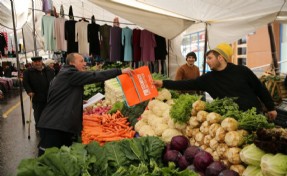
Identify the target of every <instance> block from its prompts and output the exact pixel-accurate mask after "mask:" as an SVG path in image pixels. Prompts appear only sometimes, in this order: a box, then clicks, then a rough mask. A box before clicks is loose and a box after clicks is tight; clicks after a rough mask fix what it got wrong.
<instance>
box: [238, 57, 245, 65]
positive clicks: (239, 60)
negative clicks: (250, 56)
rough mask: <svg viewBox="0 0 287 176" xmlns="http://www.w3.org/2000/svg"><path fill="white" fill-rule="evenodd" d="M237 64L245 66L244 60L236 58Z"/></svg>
mask: <svg viewBox="0 0 287 176" xmlns="http://www.w3.org/2000/svg"><path fill="white" fill-rule="evenodd" d="M237 63H238V65H246V58H238V59H237Z"/></svg>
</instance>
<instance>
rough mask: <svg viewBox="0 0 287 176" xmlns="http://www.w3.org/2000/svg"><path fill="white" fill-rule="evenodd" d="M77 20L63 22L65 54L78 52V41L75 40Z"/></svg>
mask: <svg viewBox="0 0 287 176" xmlns="http://www.w3.org/2000/svg"><path fill="white" fill-rule="evenodd" d="M76 23H77V21H75V20H68V21H66V22H65V40H67V54H69V53H73V52H78V42H76V41H75V28H76Z"/></svg>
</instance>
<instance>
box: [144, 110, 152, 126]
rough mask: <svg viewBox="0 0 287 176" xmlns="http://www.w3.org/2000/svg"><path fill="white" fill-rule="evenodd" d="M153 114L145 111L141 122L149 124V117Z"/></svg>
mask: <svg viewBox="0 0 287 176" xmlns="http://www.w3.org/2000/svg"><path fill="white" fill-rule="evenodd" d="M151 113H152V112H151V110H145V111H144V112H143V113H142V115H141V120H142V121H144V122H145V123H148V117H149V115H150V114H151Z"/></svg>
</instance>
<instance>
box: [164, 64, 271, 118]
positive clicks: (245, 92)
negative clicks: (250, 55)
mask: <svg viewBox="0 0 287 176" xmlns="http://www.w3.org/2000/svg"><path fill="white" fill-rule="evenodd" d="M259 86H260V87H259ZM261 86H263V84H262V83H261V82H260V80H259V79H258V78H257V76H256V75H255V74H254V73H253V72H252V71H251V70H250V69H249V68H247V67H245V66H242V65H235V64H232V63H228V64H227V67H226V68H225V69H224V70H222V71H211V72H208V73H206V74H204V75H202V76H200V77H199V78H197V79H195V80H182V81H178V82H173V83H171V84H170V81H169V80H164V81H163V87H165V88H168V89H177V90H202V91H206V92H208V93H209V94H210V96H211V97H212V98H213V99H215V98H219V99H222V98H225V97H237V98H238V99H236V100H235V102H236V103H237V104H238V105H239V108H240V110H243V111H246V110H248V109H251V108H252V107H255V108H256V109H257V111H258V112H262V105H261V102H260V101H259V99H258V97H260V99H261V100H262V101H263V103H264V105H265V106H266V108H267V109H268V110H272V109H273V108H274V103H273V100H272V98H271V97H270V93H269V92H268V90H267V89H266V87H264V88H262V87H261ZM254 90H256V91H254Z"/></svg>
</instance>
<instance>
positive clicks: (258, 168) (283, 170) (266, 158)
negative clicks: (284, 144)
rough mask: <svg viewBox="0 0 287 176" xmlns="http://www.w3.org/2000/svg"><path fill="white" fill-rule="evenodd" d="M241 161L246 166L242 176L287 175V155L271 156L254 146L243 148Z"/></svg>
mask: <svg viewBox="0 0 287 176" xmlns="http://www.w3.org/2000/svg"><path fill="white" fill-rule="evenodd" d="M240 158H241V160H242V161H243V162H244V163H245V164H247V165H248V166H247V168H246V169H245V170H244V172H243V176H249V175H250V176H251V175H262V176H285V175H287V155H284V154H282V153H277V154H271V153H265V151H263V150H261V149H259V148H258V147H256V145H255V144H251V145H248V146H245V147H244V148H243V149H242V151H241V152H240Z"/></svg>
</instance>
